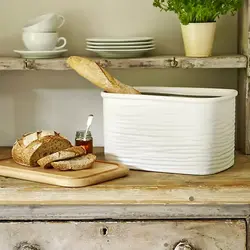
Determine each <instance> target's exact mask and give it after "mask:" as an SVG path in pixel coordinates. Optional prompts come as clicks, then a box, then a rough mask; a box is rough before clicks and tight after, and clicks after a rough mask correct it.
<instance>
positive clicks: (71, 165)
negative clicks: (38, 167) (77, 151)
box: [51, 154, 96, 171]
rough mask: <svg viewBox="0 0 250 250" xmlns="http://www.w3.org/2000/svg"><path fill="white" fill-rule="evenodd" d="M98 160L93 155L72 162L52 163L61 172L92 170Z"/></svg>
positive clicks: (77, 158) (80, 157)
mask: <svg viewBox="0 0 250 250" xmlns="http://www.w3.org/2000/svg"><path fill="white" fill-rule="evenodd" d="M95 160H96V156H95V155H93V154H87V155H83V156H79V157H76V158H73V159H70V160H64V161H54V162H52V163H51V165H52V167H53V168H55V169H58V170H61V171H66V170H81V169H86V168H90V167H91V166H92V165H93V163H94V162H95Z"/></svg>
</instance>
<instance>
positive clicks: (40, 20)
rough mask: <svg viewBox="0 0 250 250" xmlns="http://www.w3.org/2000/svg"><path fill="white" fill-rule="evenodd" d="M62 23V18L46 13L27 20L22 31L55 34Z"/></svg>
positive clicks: (63, 20)
mask: <svg viewBox="0 0 250 250" xmlns="http://www.w3.org/2000/svg"><path fill="white" fill-rule="evenodd" d="M64 22H65V19H64V17H63V16H61V15H58V14H55V13H48V14H44V15H41V16H38V17H35V18H33V19H31V20H29V21H28V23H27V24H26V25H25V26H24V27H23V31H28V32H56V31H57V29H59V28H61V27H62V26H63V24H64Z"/></svg>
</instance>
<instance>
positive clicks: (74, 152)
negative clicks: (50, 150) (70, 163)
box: [37, 146, 86, 168]
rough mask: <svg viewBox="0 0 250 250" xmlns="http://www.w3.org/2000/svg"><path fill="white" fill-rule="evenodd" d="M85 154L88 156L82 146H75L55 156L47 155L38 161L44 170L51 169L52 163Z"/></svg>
mask: <svg viewBox="0 0 250 250" xmlns="http://www.w3.org/2000/svg"><path fill="white" fill-rule="evenodd" d="M84 154H86V150H85V148H83V147H81V146H74V147H70V148H67V149H64V150H61V151H58V152H56V153H54V154H50V155H47V156H45V157H43V158H41V159H40V160H38V161H37V163H38V164H39V165H40V166H41V167H43V168H50V167H51V163H52V162H54V161H60V160H67V159H71V158H75V157H77V156H81V155H84Z"/></svg>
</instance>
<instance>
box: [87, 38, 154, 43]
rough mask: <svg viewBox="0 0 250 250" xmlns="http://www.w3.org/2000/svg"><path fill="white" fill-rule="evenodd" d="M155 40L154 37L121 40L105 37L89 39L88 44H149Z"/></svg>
mask: <svg viewBox="0 0 250 250" xmlns="http://www.w3.org/2000/svg"><path fill="white" fill-rule="evenodd" d="M152 40H154V38H153V37H120V38H111V37H110V38H109V37H104V38H94V37H93V38H87V39H86V41H88V42H96V43H97V42H111V43H115V42H118V43H119V42H146V41H147V42H148V41H152Z"/></svg>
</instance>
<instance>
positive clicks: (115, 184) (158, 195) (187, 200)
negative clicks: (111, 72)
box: [0, 147, 250, 209]
mask: <svg viewBox="0 0 250 250" xmlns="http://www.w3.org/2000/svg"><path fill="white" fill-rule="evenodd" d="M95 151H96V154H97V156H98V158H99V159H103V154H102V153H101V151H102V150H101V148H98V149H97V150H95ZM10 156H11V152H10V148H7V147H6V148H4V147H0V160H1V159H7V158H9V157H10ZM249 177H250V156H246V155H242V154H240V153H237V154H236V159H235V165H234V166H233V167H232V168H230V169H228V170H226V171H223V172H221V173H218V174H214V175H207V176H194V175H180V174H168V173H154V172H146V171H130V173H129V176H128V177H125V178H120V179H117V180H113V181H109V182H104V183H101V184H99V185H94V186H90V187H84V188H63V187H56V186H52V185H48V184H40V183H36V182H30V181H23V180H18V179H12V178H5V177H0V185H1V189H0V205H7V204H12V205H21V204H43V205H64V204H67V205H69V204H71V205H81V204H82V205H83V204H85V205H91V204H92V205H94V204H99V205H112V204H120V205H122V204H124V205H126V204H127V205H128V204H130V205H136V204H137V205H138V204H144V205H146V204H147V205H150V204H162V205H164V204H169V205H176V204H183V205H197V204H200V205H204V204H207V205H209V204H210V205H211V204H217V205H227V204H238V205H239V204H241V205H243V204H249V203H250V195H249V190H250V178H249ZM248 209H249V208H248Z"/></svg>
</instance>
